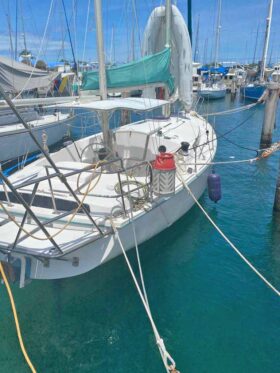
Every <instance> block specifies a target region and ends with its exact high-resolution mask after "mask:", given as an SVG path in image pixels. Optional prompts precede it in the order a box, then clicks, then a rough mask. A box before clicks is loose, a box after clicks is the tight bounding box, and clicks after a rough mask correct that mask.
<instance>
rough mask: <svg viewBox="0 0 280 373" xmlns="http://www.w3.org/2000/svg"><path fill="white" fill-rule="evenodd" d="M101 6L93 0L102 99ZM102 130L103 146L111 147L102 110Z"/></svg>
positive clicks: (103, 96)
mask: <svg viewBox="0 0 280 373" xmlns="http://www.w3.org/2000/svg"><path fill="white" fill-rule="evenodd" d="M101 8H102V6H101V0H94V14H95V22H96V40H97V55H98V65H99V91H100V96H101V99H102V100H106V99H107V81H106V70H105V54H104V41H103V24H102V9H101ZM102 132H103V142H104V146H105V147H106V148H108V149H112V136H111V133H110V129H109V118H108V113H107V112H105V111H102Z"/></svg>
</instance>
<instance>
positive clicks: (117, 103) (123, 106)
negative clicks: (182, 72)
mask: <svg viewBox="0 0 280 373" xmlns="http://www.w3.org/2000/svg"><path fill="white" fill-rule="evenodd" d="M168 103H169V101H165V100H156V99H150V98H141V97H140V98H139V97H128V98H112V99H108V100H99V101H88V102H85V101H83V100H81V101H73V102H67V103H64V104H58V105H55V106H56V107H58V108H65V109H66V108H71V109H75V108H81V109H88V110H94V111H113V110H118V109H120V110H131V111H149V110H153V109H156V108H158V107H161V106H164V105H167V104H168Z"/></svg>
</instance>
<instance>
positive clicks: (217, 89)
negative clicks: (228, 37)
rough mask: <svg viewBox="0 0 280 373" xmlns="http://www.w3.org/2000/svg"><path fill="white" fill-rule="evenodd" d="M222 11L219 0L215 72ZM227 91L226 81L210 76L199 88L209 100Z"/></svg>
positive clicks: (216, 61)
mask: <svg viewBox="0 0 280 373" xmlns="http://www.w3.org/2000/svg"><path fill="white" fill-rule="evenodd" d="M221 12H222V0H219V1H218V18H217V28H216V40H215V63H214V69H212V70H214V71H213V72H215V70H216V71H218V59H219V47H220V33H221ZM226 92H227V87H226V85H225V84H224V82H223V81H222V80H221V79H220V80H217V79H216V78H215V77H214V78H210V80H209V81H208V82H206V83H205V82H204V83H202V84H201V86H200V88H199V89H198V90H197V93H198V95H199V96H201V97H203V98H206V99H208V100H215V99H220V98H224V97H225V95H226Z"/></svg>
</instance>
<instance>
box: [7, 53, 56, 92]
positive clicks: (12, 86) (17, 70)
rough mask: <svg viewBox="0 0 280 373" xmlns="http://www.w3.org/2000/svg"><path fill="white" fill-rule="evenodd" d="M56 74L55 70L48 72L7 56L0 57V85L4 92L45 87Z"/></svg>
mask: <svg viewBox="0 0 280 373" xmlns="http://www.w3.org/2000/svg"><path fill="white" fill-rule="evenodd" d="M57 75H58V73H57V72H54V73H49V72H48V71H43V70H40V69H36V68H34V67H32V66H28V65H26V64H24V63H21V62H17V61H14V60H12V59H10V58H7V57H0V85H1V86H2V87H3V89H4V90H5V92H9V93H18V92H21V91H30V90H32V89H35V88H47V87H49V86H50V84H51V82H52V81H53V80H54V79H55V77H56V76H57Z"/></svg>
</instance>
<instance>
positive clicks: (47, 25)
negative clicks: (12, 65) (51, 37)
mask: <svg viewBox="0 0 280 373" xmlns="http://www.w3.org/2000/svg"><path fill="white" fill-rule="evenodd" d="M53 4H54V0H51V4H50V9H49V13H48V17H47V22H46V25H45V29H44V33H43V37H42V40H41V43H40V48H39V52H38V55H37V57H36V59H35V62H34V66H33V68H32V71H31V73H30V75H29V77H28V79H27V80H26V82H25V84H24V86H23V88H22V89H21V91H20V92H19V93H18V94H17V96H16V97H15V98H14V99H17V98H18V97H20V96H21V94H22V92H23V91H24V90H25V88H26V87H27V85H28V84H29V82H30V79H31V77H32V75H33V73H34V71H35V66H36V63H37V61H38V58H39V56H40V54H41V51H42V48H43V43H44V41H45V37H46V33H47V29H48V27H49V22H50V18H51V14H52V9H53Z"/></svg>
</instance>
